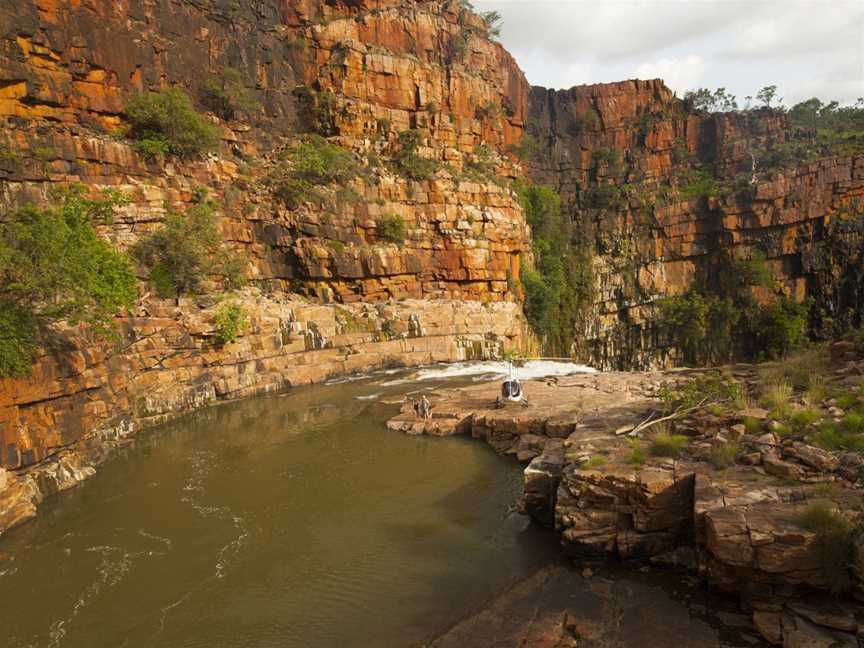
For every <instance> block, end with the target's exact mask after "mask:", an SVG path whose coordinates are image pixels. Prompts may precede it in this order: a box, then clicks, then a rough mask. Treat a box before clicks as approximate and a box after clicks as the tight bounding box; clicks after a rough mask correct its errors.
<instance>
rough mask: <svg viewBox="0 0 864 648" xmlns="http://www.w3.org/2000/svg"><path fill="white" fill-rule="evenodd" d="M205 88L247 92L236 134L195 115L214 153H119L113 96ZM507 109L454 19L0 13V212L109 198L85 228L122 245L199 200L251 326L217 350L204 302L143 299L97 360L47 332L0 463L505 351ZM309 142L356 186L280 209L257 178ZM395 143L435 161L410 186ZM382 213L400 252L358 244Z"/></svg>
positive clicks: (378, 8)
mask: <svg viewBox="0 0 864 648" xmlns="http://www.w3.org/2000/svg"><path fill="white" fill-rule="evenodd" d="M227 68H233V69H234V70H236V71H237V72H238V73H239V77H240V78H241V79H242V85H243V86H244V87H245V90H244V92H245V93H246V94H247V95H248V96H247V101H246V102H244V107H243V109H242V110H241V111H238V113H237V114H236V115H235V118H234V119H231V120H226V119H220V118H219V117H217V116H215V115H213V114H208V115H207V118H208V119H210V120H211V121H212V122H214V123H215V124H216V125H217V126H218V127H219V129H220V135H221V137H220V139H221V141H220V145H219V150H218V151H217V152H214V153H211V154H208V155H207V156H205V157H204V158H202V159H198V160H191V161H179V160H176V159H171V158H169V159H166V160H155V161H153V160H147V159H145V158H144V157H142V156H141V155H140V154H139V152H138V151H137V149H136V148H135V147H134V145H133V144H134V143H132V142H130V141H128V140H126V139H125V138H124V137H123V134H122V126H123V124H124V118H123V114H122V111H123V107H124V105H125V104H126V103H127V102H128V100H129V99H130V98H131V97H133V96H134V95H135V94H137V93H139V92H142V91H147V90H158V89H160V88H165V87H169V86H179V87H181V88H182V89H184V91H186V92H187V93H188V94H189V95H190V97H192V98H193V100H195V101H196V102H199V101H200V100H201V97H202V92H203V91H204V87H205V85H206V83H207V82H208V80H211V79H212V78H219V77H221V76H222V75H223V74H224V72H225V70H226V69H227ZM527 89H528V86H527V83H526V81H525V79H524V77H523V75H522V73H521V71H519V69H518V67H517V66H516V65H515V63H514V62H513V60H512V58H511V57H510V56H509V55H508V54H507V53H506V52H505V51H504V50H503V49H502V48H501V46H500V45H498V44H496V43H493V42H491V41H490V40H489V38H488V37H487V33H486V28H485V25H484V24H483V23H482V21H481V20H480V19H479V18H478V17H476V16H474V15H473V14H471V13H468V12H464V11H461V10H460V9H459V7H458V3H455V2H453V3H451V2H416V3H415V2H398V1H395V0H390V1H383V0H382V1H380V2H347V1H346V2H327V3H321V2H299V3H295V2H290V3H286V2H281V1H278V2H277V1H276V0H264V1H262V2H255V3H235V2H223V1H221V0H214V1H212V2H211V1H203V0H202V1H201V2H197V1H194V2H193V1H189V2H186V1H180V0H161V1H158V2H143V1H141V2H123V3H116V2H105V1H102V0H85V1H83V2H75V3H59V2H49V1H47V0H33V1H32V2H30V1H28V2H23V3H22V2H13V1H12V0H3V1H0V120H2V124H3V128H2V131H0V206H2V210H0V211H2V213H3V214H6V213H11V211H12V210H14V209H15V207H17V206H19V205H22V204H24V203H26V202H36V203H40V204H44V203H46V202H48V201H49V200H50V190H51V188H52V186H54V185H58V184H60V185H64V184H71V183H76V182H80V183H83V184H84V185H85V186H87V187H88V188H90V189H92V190H93V191H94V192H95V191H97V190H101V189H107V188H110V189H117V190H120V191H122V192H123V193H124V194H125V195H127V196H128V197H129V199H130V204H129V205H128V206H126V207H124V208H122V209H121V210H120V211H119V212H118V213H117V215H116V217H115V219H114V220H113V222H112V223H111V224H110V225H106V226H104V227H103V228H102V230H103V234H104V235H105V236H107V237H108V238H110V239H111V240H112V241H113V242H114V243H116V244H117V245H118V246H119V247H121V248H129V247H131V246H132V245H133V244H134V243H135V242H136V241H138V240H139V239H140V238H141V237H142V236H143V235H145V234H147V233H149V232H152V231H154V230H155V229H156V228H158V227H159V226H160V224H161V222H162V220H163V218H164V216H165V215H166V214H167V213H169V212H181V213H182V211H183V210H184V209H186V208H187V207H189V206H190V205H192V204H193V203H195V202H198V201H201V200H202V196H207V197H208V199H210V200H213V201H214V203H215V205H216V208H217V217H218V224H219V228H220V230H221V232H222V234H223V236H224V238H225V240H226V241H227V242H228V244H229V245H230V246H231V247H232V248H234V249H236V250H238V251H242V252H244V254H245V256H246V258H247V259H248V267H247V274H248V278H249V280H250V282H251V284H252V286H253V288H250V289H247V291H246V292H244V293H242V294H240V295H234V296H232V297H231V299H233V300H234V301H237V303H239V304H241V305H243V307H244V308H245V309H246V310H247V312H248V313H249V314H250V315H251V316H252V324H251V326H250V328H249V329H248V330H247V331H246V333H245V334H244V335H242V336H241V338H240V339H239V341H237V342H235V343H232V344H228V345H226V346H224V347H222V346H219V345H217V344H216V343H215V341H214V338H213V314H214V304H215V299H216V297H215V295H213V294H211V295H205V296H203V297H200V298H196V299H185V298H184V299H182V300H180V301H179V303H178V304H176V305H175V304H174V302H173V300H172V301H165V300H159V299H157V298H155V297H154V296H153V295H152V294H151V293H150V291H149V288H145V287H144V284H143V283H142V288H141V299H140V300H139V302H138V304H137V305H136V307H135V310H134V312H132V313H128V314H126V316H124V317H122V318H118V320H117V323H118V326H119V330H120V340H119V341H117V342H116V344H115V343H113V342H110V341H98V340H97V341H93V340H92V339H89V338H86V337H83V336H81V335H79V332H78V331H76V330H63V331H61V337H62V338H63V339H64V344H65V350H64V351H62V352H60V353H52V354H45V355H42V356H40V358H39V359H38V362H37V363H36V365H35V366H34V369H33V372H32V375H30V376H28V377H25V378H21V379H18V378H16V379H4V380H0V436H2V440H3V449H2V453H0V466H3V467H6V468H9V469H26V468H27V467H28V466H32V465H34V464H36V463H39V462H41V461H45V460H46V459H48V458H50V457H55V455H57V453H60V455H58V456H65V455H64V453H65V449H66V448H73V449H74V448H82V447H85V446H87V447H89V445H88V444H89V442H90V440H93V439H97V440H98V439H106V438H113V437H115V436H117V435H119V436H121V437H122V436H126V435H128V434H130V433H131V432H133V431H134V430H137V429H138V428H140V427H142V426H144V425H147V424H151V423H154V422H158V421H161V420H164V419H165V418H166V417H168V416H172V415H175V414H177V413H180V412H182V411H186V410H188V409H192V408H194V407H198V406H201V405H205V404H207V403H209V402H212V401H214V400H217V399H221V398H234V397H239V396H244V395H248V394H254V393H261V392H265V391H271V390H275V389H283V388H286V387H289V386H291V385H298V384H304V383H309V382H315V381H320V380H323V379H326V378H328V377H331V376H335V375H339V374H343V373H350V372H357V371H365V370H370V369H374V368H377V367H382V366H403V365H413V364H420V363H428V362H437V361H455V360H464V359H472V358H486V357H491V356H492V355H497V354H500V352H501V351H502V349H503V348H505V347H506V348H517V347H519V346H521V344H522V342H523V339H524V336H525V335H526V330H525V327H524V324H523V319H522V316H521V307H520V305H519V303H518V295H517V294H515V293H514V292H513V290H514V288H515V286H514V283H513V282H512V281H508V279H511V278H512V277H513V276H518V274H519V259H520V255H521V254H523V253H527V252H529V251H530V233H529V231H528V228H527V226H526V225H525V221H524V217H523V214H522V211H521V208H520V207H519V206H518V203H517V201H516V198H515V195H514V194H513V193H512V192H511V191H510V190H509V189H507V188H506V183H507V181H508V180H509V179H510V178H513V177H515V175H516V174H517V167H515V165H514V164H513V163H512V162H511V161H509V160H508V159H507V158H505V157H504V156H502V155H501V150H502V149H503V147H504V146H505V145H507V144H509V143H512V142H514V141H516V140H518V139H519V137H520V134H521V132H522V126H523V122H524V120H525V116H526V114H527ZM198 107H199V109H201V110H202V111H203V110H204V108H203V105H199V106H198ZM308 128H314V129H315V130H317V131H318V132H320V133H322V134H323V135H326V136H327V137H328V139H329V140H330V141H331V142H333V143H336V144H338V145H340V146H342V147H344V148H345V149H346V150H348V151H350V152H351V154H352V155H353V156H354V157H355V159H356V160H357V163H358V166H361V167H362V168H363V173H362V174H360V175H358V176H357V177H356V178H355V179H354V180H352V181H350V182H349V183H348V186H344V187H330V188H324V189H322V193H323V195H324V197H323V200H322V201H320V202H311V201H310V202H302V203H301V204H296V205H291V206H288V205H287V204H286V203H285V202H283V201H282V200H280V199H278V198H277V197H276V196H275V195H274V190H273V186H272V184H271V183H269V182H268V181H267V178H268V176H269V174H271V172H272V171H273V169H274V168H275V167H276V166H278V165H279V164H284V162H283V161H282V158H283V156H282V150H283V148H284V145H285V143H286V142H289V141H290V139H291V138H292V137H294V136H295V135H296V134H297V133H298V132H299V131H300V130H302V129H308ZM407 129H414V130H416V131H417V132H418V133H419V138H420V146H419V148H418V151H417V153H418V155H420V156H422V157H424V158H426V159H430V160H434V161H436V162H437V171H436V172H435V173H433V174H431V175H430V177H429V178H428V179H423V180H413V179H410V178H409V177H405V176H404V175H403V174H400V173H398V172H397V171H396V170H394V169H393V167H392V165H391V164H389V163H388V162H387V161H386V160H387V159H389V157H390V156H391V154H392V152H393V151H394V150H395V147H396V146H397V144H398V136H399V133H400V132H402V131H405V130H407ZM382 160H383V161H382ZM472 165H473V166H472ZM478 169H480V171H478ZM383 216H388V217H398V218H400V219H401V220H402V221H403V222H404V224H405V236H404V241H402V242H401V243H399V242H392V241H390V240H387V239H386V238H384V237H382V236H380V235H379V231H378V227H377V223H378V220H379V219H380V218H381V217H383ZM210 289H211V292H215V286H210ZM334 302H338V303H341V304H342V305H334ZM82 444H83V445H82ZM88 453H89V451H88V452H86V453H85V455H86V456H89V454H88ZM55 459H56V457H55ZM69 461H72V460H71V459H70V460H69ZM76 461H77V460H76ZM73 463H74V462H73ZM92 463H93V461H91V460H90V459H85V460H82V463H81V465H82V466H87V465H91V464H92ZM70 465H71V464H70ZM76 470H77V469H76ZM75 474H77V475H79V476H82V477H83V476H86V475H87V474H88V471H87V470H83V469H81V470H78V471H77V472H76V473H75ZM55 481H58V483H59V482H62V483H67V481H68V482H69V483H74V482H75V481H76V480H75V479H70V480H66V481H64V480H63V479H60V480H55ZM28 488H29V487H28ZM37 490H38V489H37ZM41 490H42V491H44V492H49V491H50V490H51V488H48V489H41ZM25 491H26V492H30V491H29V490H27V489H26V488H25V489H24V491H20V492H25ZM27 497H29V495H28V496H27ZM34 497H35V496H34ZM25 499H27V498H25ZM31 499H33V498H31ZM36 499H38V497H36ZM13 508H14V507H13ZM25 508H26V507H25ZM13 517H15V518H16V519H17V518H18V517H20V516H18V515H17V514H16V515H15V516H13Z"/></svg>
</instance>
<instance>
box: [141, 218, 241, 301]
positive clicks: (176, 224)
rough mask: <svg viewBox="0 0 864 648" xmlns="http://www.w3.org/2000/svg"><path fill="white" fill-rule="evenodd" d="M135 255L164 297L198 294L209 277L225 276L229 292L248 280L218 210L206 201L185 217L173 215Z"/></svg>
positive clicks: (151, 281) (142, 243) (157, 290)
mask: <svg viewBox="0 0 864 648" xmlns="http://www.w3.org/2000/svg"><path fill="white" fill-rule="evenodd" d="M132 253H133V255H134V256H135V258H136V259H137V260H138V261H139V262H140V263H141V264H142V265H143V266H144V268H145V269H146V270H147V273H148V280H149V281H150V283H151V284H152V285H153V287H154V288H155V290H156V292H157V293H158V294H159V296H160V297H165V298H167V297H179V296H180V295H186V294H194V293H197V292H199V291H200V290H201V287H202V282H203V281H204V279H205V278H206V277H207V276H208V275H221V277H222V279H223V287H225V288H235V287H237V286H239V285H241V284H242V283H243V280H244V267H245V265H246V261H245V259H244V258H243V257H242V256H240V255H238V254H236V253H234V252H232V251H231V250H229V249H228V248H227V247H226V245H225V244H224V242H223V240H222V236H221V234H220V233H219V229H218V227H217V226H216V215H215V210H214V206H213V205H212V204H211V203H209V202H206V201H202V202H200V203H198V204H196V205H193V206H192V207H190V208H189V209H187V210H186V211H185V212H184V213H182V214H178V213H169V214H168V215H167V216H165V220H164V221H163V223H162V225H161V226H160V228H159V229H158V230H156V231H155V232H153V233H151V234H149V235H148V236H145V237H143V238H142V239H141V240H139V241H138V243H137V244H136V245H135V247H134V248H133V250H132Z"/></svg>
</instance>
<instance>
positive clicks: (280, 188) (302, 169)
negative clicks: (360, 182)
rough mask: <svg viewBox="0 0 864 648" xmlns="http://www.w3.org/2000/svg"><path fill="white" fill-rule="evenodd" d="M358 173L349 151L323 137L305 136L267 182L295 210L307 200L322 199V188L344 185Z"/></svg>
mask: <svg viewBox="0 0 864 648" xmlns="http://www.w3.org/2000/svg"><path fill="white" fill-rule="evenodd" d="M359 171H360V166H359V164H358V163H357V160H356V159H355V158H354V155H353V154H352V153H351V152H350V151H348V150H346V149H344V148H342V147H340V146H336V145H335V144H331V143H330V142H328V141H327V140H326V139H324V138H323V137H321V136H320V135H315V134H306V135H301V136H300V137H298V138H297V139H296V140H295V141H294V142H293V143H292V144H291V145H290V146H289V147H288V148H286V149H285V151H284V152H283V154H282V155H281V157H280V163H279V165H278V166H277V167H276V168H275V169H274V170H273V172H272V173H271V174H270V176H269V177H268V183H269V184H270V185H271V186H272V187H273V192H274V193H275V194H276V196H277V197H279V198H280V199H282V201H284V202H285V204H286V205H287V206H288V207H291V208H296V207H298V206H299V205H300V204H301V203H303V202H304V201H313V202H314V201H318V200H320V199H321V194H320V192H319V187H324V186H327V185H330V184H333V183H339V184H341V185H345V184H346V183H348V182H350V181H351V180H352V179H354V178H355V177H356V176H357V174H358V173H359Z"/></svg>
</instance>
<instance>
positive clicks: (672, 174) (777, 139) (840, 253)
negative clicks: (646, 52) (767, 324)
mask: <svg viewBox="0 0 864 648" xmlns="http://www.w3.org/2000/svg"><path fill="white" fill-rule="evenodd" d="M529 124H530V126H529V129H528V131H529V132H530V133H531V134H532V135H533V136H534V138H535V139H536V140H537V143H538V145H539V149H540V150H539V154H538V155H537V156H536V157H535V159H534V160H533V161H532V162H531V163H530V173H531V176H532V177H533V178H534V179H535V180H536V181H537V182H540V183H543V184H547V185H549V186H551V187H553V188H555V189H556V190H557V191H558V192H559V193H560V194H561V196H562V199H563V203H564V209H565V210H566V212H567V213H568V214H569V215H570V217H571V218H572V219H573V221H574V223H575V224H576V234H575V236H574V241H573V243H574V245H576V246H581V247H583V248H584V249H585V250H586V252H587V254H588V255H589V257H593V259H594V274H595V281H596V286H595V294H596V298H595V300H594V303H593V304H592V305H591V307H590V308H589V312H587V313H586V314H585V315H584V317H583V320H584V322H585V326H584V328H583V329H582V330H580V331H577V333H576V340H577V346H579V348H580V349H581V351H580V352H581V354H582V355H583V359H585V360H587V361H589V362H590V363H592V364H593V365H594V366H597V367H602V368H617V369H625V368H649V367H655V366H662V365H663V364H665V363H667V362H670V361H672V362H674V361H675V360H676V351H675V349H674V348H673V344H672V341H671V339H670V337H669V331H667V330H664V328H663V326H662V325H661V324H660V323H659V322H658V309H657V307H656V303H657V300H658V298H660V297H663V296H668V295H677V294H681V293H684V292H685V291H686V290H687V289H688V288H689V287H690V286H691V285H692V284H693V282H694V280H695V279H696V278H697V276H699V274H700V273H702V272H705V271H706V270H707V269H708V267H709V266H710V264H711V262H712V260H714V259H716V255H717V253H720V252H722V253H726V254H728V255H734V254H743V255H745V256H746V255H749V254H750V253H752V251H754V250H759V251H760V252H762V253H763V254H764V255H765V257H766V259H767V266H768V268H769V269H770V270H771V271H772V273H773V274H774V276H775V277H776V278H777V279H778V284H779V290H780V291H782V292H783V293H784V294H786V295H788V296H790V297H792V298H794V299H795V300H796V301H799V302H800V301H802V300H804V299H805V298H811V299H813V300H815V302H816V303H815V308H814V309H813V311H812V313H814V315H812V316H811V320H812V321H811V328H812V329H813V331H814V332H815V333H816V334H817V335H820V334H821V335H824V336H830V335H831V334H834V333H836V332H837V331H835V330H834V329H833V328H832V327H834V326H836V325H839V324H843V323H845V324H852V325H860V323H861V322H860V321H859V319H860V306H861V303H862V302H861V296H860V293H861V283H860V278H858V277H855V278H850V277H849V276H848V275H849V270H850V267H853V266H854V265H855V263H856V262H855V261H852V259H856V260H860V258H861V257H860V254H861V248H860V241H861V234H862V227H861V225H862V220H861V218H860V214H861V213H862V209H861V204H860V200H861V198H862V196H864V156H862V155H861V154H860V153H858V154H856V153H855V151H854V150H851V151H849V150H844V151H838V150H836V149H832V148H828V147H824V146H821V145H820V144H819V143H817V142H816V134H815V132H814V133H810V132H803V133H802V132H796V130H795V129H793V128H792V127H791V126H790V124H789V123H788V122H787V118H786V116H785V115H784V114H782V113H780V112H777V111H772V110H768V109H758V110H751V111H746V112H737V113H707V112H700V111H694V110H692V109H690V108H689V107H688V106H687V105H686V104H685V103H684V102H682V101H681V100H680V99H678V98H676V97H675V96H674V95H673V93H672V91H671V90H669V89H668V88H667V87H666V86H665V85H664V84H663V83H662V81H660V80H653V81H636V80H634V81H623V82H620V83H610V84H602V85H593V86H579V87H575V88H572V89H570V90H563V91H556V90H546V89H544V88H536V87H535V88H532V90H531V95H530V109H529ZM792 142H794V143H795V144H796V145H797V146H798V148H799V154H798V155H797V156H791V159H784V160H782V162H775V161H770V162H769V161H765V160H771V157H772V154H774V155H775V156H779V153H780V152H782V151H783V150H784V147H787V146H789V145H790V143H792ZM801 150H806V158H804V159H802V156H801V155H800V151H801ZM859 150H860V147H859ZM751 153H753V156H751ZM754 167H755V168H754ZM700 173H701V174H702V175H699V174H700ZM697 179H698V180H697ZM699 181H701V183H702V186H699V185H695V184H694V182H699ZM706 184H707V185H708V186H709V187H710V194H711V195H693V193H694V192H693V191H692V189H691V190H690V191H688V189H690V187H692V186H697V188H698V189H705V188H706V187H705V185H706ZM688 185H690V187H688ZM704 193H705V194H708V193H709V192H708V191H705V192H704ZM763 297H764V298H770V295H763ZM850 311H851V313H855V314H854V315H853V314H850ZM850 319H851V321H850Z"/></svg>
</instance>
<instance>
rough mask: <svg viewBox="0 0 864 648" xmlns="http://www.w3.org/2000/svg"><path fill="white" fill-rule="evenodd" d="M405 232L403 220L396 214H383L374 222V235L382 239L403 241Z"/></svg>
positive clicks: (391, 241)
mask: <svg viewBox="0 0 864 648" xmlns="http://www.w3.org/2000/svg"><path fill="white" fill-rule="evenodd" d="M405 233H406V227H405V221H404V220H402V217H401V216H397V215H396V214H385V215H384V216H381V217H380V218H379V219H378V220H377V221H376V223H375V235H376V236H377V237H378V238H379V239H381V240H383V241H389V242H390V243H404V242H405Z"/></svg>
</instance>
